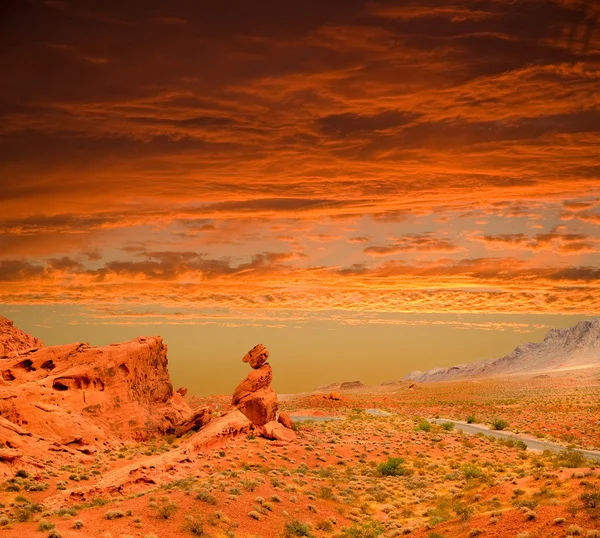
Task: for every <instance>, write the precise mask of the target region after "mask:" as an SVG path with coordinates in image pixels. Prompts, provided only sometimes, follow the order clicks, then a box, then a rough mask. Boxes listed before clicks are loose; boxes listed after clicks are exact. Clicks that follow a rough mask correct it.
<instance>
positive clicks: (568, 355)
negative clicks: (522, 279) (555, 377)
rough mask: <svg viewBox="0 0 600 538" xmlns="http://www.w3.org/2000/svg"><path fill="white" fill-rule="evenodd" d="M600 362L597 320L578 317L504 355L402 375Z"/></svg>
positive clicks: (450, 376)
mask: <svg viewBox="0 0 600 538" xmlns="http://www.w3.org/2000/svg"><path fill="white" fill-rule="evenodd" d="M589 366H600V321H599V320H595V321H581V322H580V323H578V324H577V325H575V326H573V327H569V328H568V329H552V330H550V331H549V332H548V333H547V334H546V336H545V338H544V340H543V341H542V342H540V343H534V342H528V343H525V344H521V345H520V346H517V347H516V348H515V349H514V351H512V352H511V353H509V354H508V355H506V356H504V357H501V358H497V359H487V360H484V361H481V362H476V363H473V364H460V365H456V366H451V367H449V368H434V369H432V370H427V371H425V372H419V371H414V372H411V373H409V374H408V375H407V376H406V377H405V378H404V379H405V380H413V381H419V382H422V383H428V382H434V381H451V380H455V379H457V380H459V379H465V378H472V377H497V376H504V375H512V374H527V373H534V372H545V371H552V370H561V369H571V368H585V367H589Z"/></svg>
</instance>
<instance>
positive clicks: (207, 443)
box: [191, 409, 252, 451]
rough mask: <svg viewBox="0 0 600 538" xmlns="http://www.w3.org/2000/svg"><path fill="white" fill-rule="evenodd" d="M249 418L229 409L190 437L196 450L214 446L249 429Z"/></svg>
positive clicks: (236, 410)
mask: <svg viewBox="0 0 600 538" xmlns="http://www.w3.org/2000/svg"><path fill="white" fill-rule="evenodd" d="M251 426H252V424H251V423H250V420H249V419H248V418H247V417H246V416H245V415H244V414H243V413H241V412H240V411H239V410H238V409H231V410H230V411H228V412H227V413H225V414H224V415H223V416H220V417H219V418H216V419H215V420H213V421H212V422H211V423H210V424H209V425H208V426H205V427H204V428H202V429H201V430H200V431H199V432H198V433H196V434H195V435H194V436H193V437H192V438H191V443H192V445H193V447H194V450H196V451H203V450H207V449H211V448H216V447H218V446H220V445H222V444H223V443H225V442H226V441H228V440H230V439H234V438H235V437H238V436H240V435H242V434H246V433H248V432H249V431H250V427H251Z"/></svg>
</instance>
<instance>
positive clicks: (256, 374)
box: [231, 344, 296, 442]
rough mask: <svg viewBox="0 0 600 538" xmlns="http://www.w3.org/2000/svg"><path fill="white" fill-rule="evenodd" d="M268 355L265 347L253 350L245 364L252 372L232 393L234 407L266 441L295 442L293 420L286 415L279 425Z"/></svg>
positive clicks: (243, 359) (246, 358)
mask: <svg viewBox="0 0 600 538" xmlns="http://www.w3.org/2000/svg"><path fill="white" fill-rule="evenodd" d="M268 358H269V351H268V350H267V348H266V347H265V346H263V345H262V344H258V345H257V346H255V347H253V348H252V349H251V350H250V351H249V352H248V353H246V355H244V357H243V358H242V362H247V363H249V364H250V366H251V367H252V368H253V370H252V372H250V373H249V374H248V377H246V379H244V380H243V381H242V382H241V383H240V384H239V385H238V386H237V387H236V389H235V391H234V392H233V397H232V398H231V403H232V404H233V405H234V406H235V407H237V408H238V409H239V410H240V411H241V412H242V413H243V414H244V415H245V416H246V417H247V418H248V420H249V421H250V423H251V424H252V426H254V427H255V429H257V430H258V432H259V433H260V434H261V435H262V436H263V437H266V438H267V439H274V440H278V441H287V442H289V441H293V440H294V439H295V438H296V434H295V432H294V431H293V430H292V429H291V428H292V419H291V418H290V416H289V415H288V414H287V413H283V414H282V415H283V417H282V416H281V415H280V419H279V420H280V421H281V420H283V422H281V423H280V422H277V407H278V404H277V394H275V391H274V390H273V388H272V387H271V380H272V379H273V370H272V369H271V365H270V364H269V363H267V362H266V361H267V359H268Z"/></svg>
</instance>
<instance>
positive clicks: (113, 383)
mask: <svg viewBox="0 0 600 538" xmlns="http://www.w3.org/2000/svg"><path fill="white" fill-rule="evenodd" d="M9 327H12V325H10V326H9ZM14 333H15V332H14V330H11V334H14ZM23 334H24V333H23ZM19 340H20V341H22V342H26V343H27V345H29V344H30V343H31V342H32V341H34V340H35V339H31V337H29V338H27V337H22V336H21V335H20V336H19ZM10 341H14V339H11V340H10ZM167 365H168V360H167V347H166V345H165V344H163V341H162V339H161V338H160V337H149V338H145V337H141V338H136V339H135V340H132V341H130V342H125V343H122V344H113V345H110V346H106V347H92V346H90V345H89V344H84V343H75V344H68V345H64V346H48V347H40V348H37V349H36V348H27V349H26V350H24V351H23V350H21V351H13V352H11V355H10V358H7V359H4V360H2V361H0V374H1V376H0V386H1V387H2V390H1V391H0V415H1V416H2V418H4V419H6V420H7V421H9V422H10V423H12V424H14V425H15V426H17V427H20V428H22V429H23V430H26V431H27V432H29V433H31V434H35V435H37V436H40V437H43V438H45V439H49V440H53V441H55V442H58V443H60V444H63V445H77V446H82V445H92V444H96V443H99V442H107V441H110V440H125V439H136V440H141V439H146V438H148V437H152V436H154V435H157V434H163V433H171V432H172V433H175V432H176V431H177V430H178V428H179V429H181V428H183V429H184V430H186V431H187V430H189V429H194V428H196V427H201V426H202V425H204V424H206V423H207V422H208V420H209V419H210V413H207V412H202V413H200V414H196V415H195V416H194V414H193V413H192V411H191V409H190V408H189V406H188V405H187V403H186V402H185V400H184V399H183V397H182V396H181V395H180V394H177V393H174V392H173V387H172V385H171V381H170V378H169V372H168V368H167Z"/></svg>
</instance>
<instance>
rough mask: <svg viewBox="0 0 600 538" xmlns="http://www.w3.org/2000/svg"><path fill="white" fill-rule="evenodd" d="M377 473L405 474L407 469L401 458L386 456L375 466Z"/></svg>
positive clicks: (386, 474) (382, 474) (388, 474)
mask: <svg viewBox="0 0 600 538" xmlns="http://www.w3.org/2000/svg"><path fill="white" fill-rule="evenodd" d="M377 473H378V474H379V475H380V476H406V475H407V474H409V471H408V469H407V468H406V467H404V459H403V458H388V459H387V461H384V462H382V463H380V464H379V465H378V466H377Z"/></svg>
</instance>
